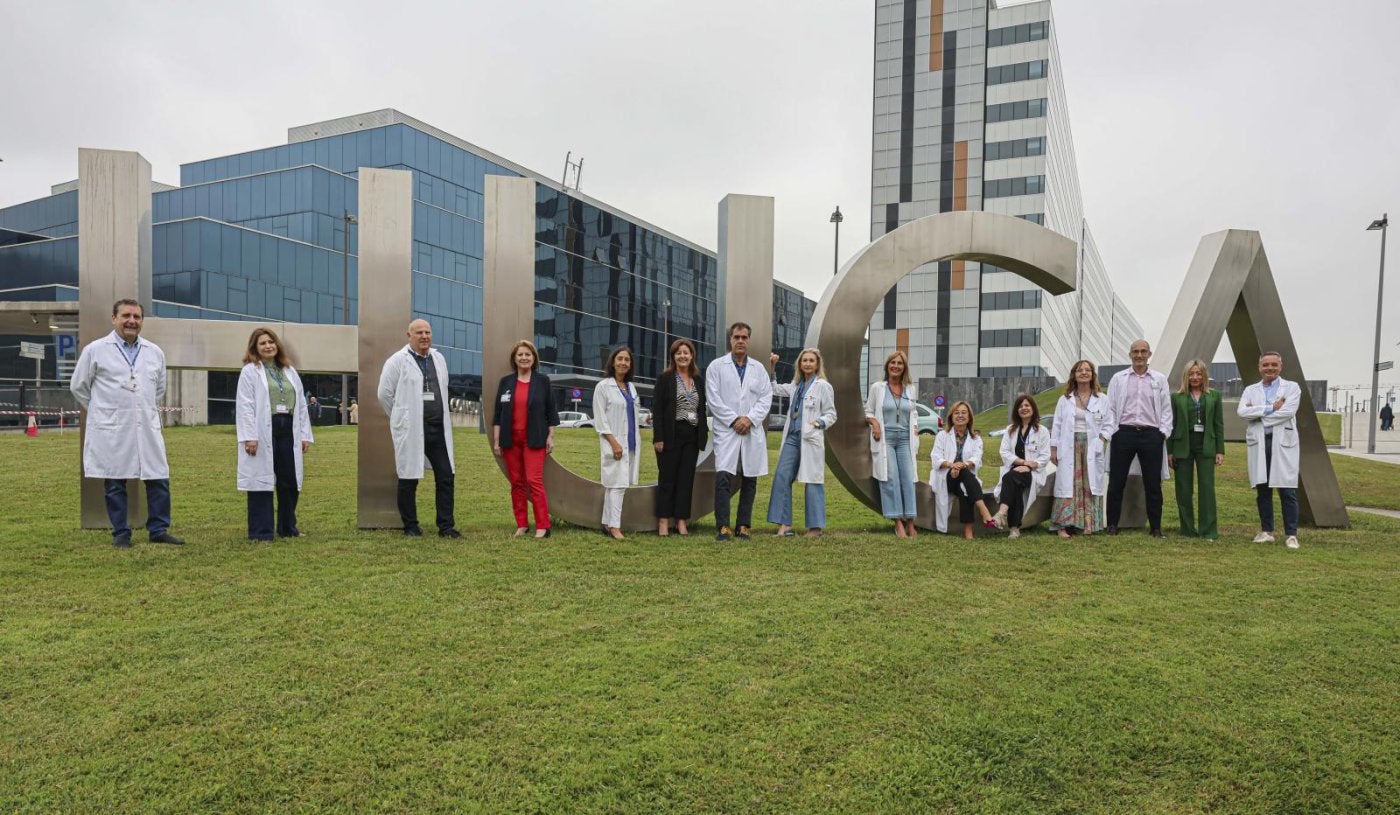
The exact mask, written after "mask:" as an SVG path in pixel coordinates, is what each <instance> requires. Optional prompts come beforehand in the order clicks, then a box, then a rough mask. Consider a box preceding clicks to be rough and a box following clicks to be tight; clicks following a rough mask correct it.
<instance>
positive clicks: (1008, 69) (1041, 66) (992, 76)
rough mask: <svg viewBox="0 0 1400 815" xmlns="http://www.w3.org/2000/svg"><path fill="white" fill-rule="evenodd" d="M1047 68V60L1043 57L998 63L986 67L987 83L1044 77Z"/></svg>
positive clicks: (999, 83)
mask: <svg viewBox="0 0 1400 815" xmlns="http://www.w3.org/2000/svg"><path fill="white" fill-rule="evenodd" d="M1048 69H1049V61H1048V60H1043V59H1037V60H1033V61H1031V62H1018V63H1015V64H1014V65H998V66H996V67H994V68H988V69H987V84H988V85H1002V84H1005V83H1007V82H1024V81H1026V80H1028V79H1044V78H1045V73H1046V71H1047V70H1048Z"/></svg>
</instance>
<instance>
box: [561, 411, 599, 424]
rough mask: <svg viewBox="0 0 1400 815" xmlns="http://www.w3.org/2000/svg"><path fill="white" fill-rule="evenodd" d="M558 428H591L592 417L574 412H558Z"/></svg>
mask: <svg viewBox="0 0 1400 815" xmlns="http://www.w3.org/2000/svg"><path fill="white" fill-rule="evenodd" d="M559 426H560V427H592V426H593V417H592V416H589V415H588V414H587V413H579V412H578V411H576V410H561V411H559Z"/></svg>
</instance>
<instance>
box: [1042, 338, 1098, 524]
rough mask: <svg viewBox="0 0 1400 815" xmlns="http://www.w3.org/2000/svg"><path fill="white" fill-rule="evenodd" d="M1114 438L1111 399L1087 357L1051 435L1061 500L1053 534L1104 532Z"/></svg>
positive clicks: (1058, 408) (1058, 407)
mask: <svg viewBox="0 0 1400 815" xmlns="http://www.w3.org/2000/svg"><path fill="white" fill-rule="evenodd" d="M1111 435H1112V419H1111V417H1110V414H1109V409H1108V399H1107V397H1105V396H1104V395H1103V392H1102V390H1101V389H1100V388H1099V374H1098V371H1097V370H1095V369H1094V363H1092V362H1090V361H1089V360H1087V359H1081V360H1079V361H1078V362H1076V363H1074V366H1073V367H1072V368H1070V375H1069V382H1067V383H1065V395H1064V396H1061V397H1060V400H1059V401H1058V402H1056V403H1055V423H1054V426H1053V427H1052V428H1051V432H1050V463H1051V464H1053V465H1055V501H1054V503H1053V504H1052V505H1051V509H1050V530H1051V531H1052V532H1054V533H1056V534H1057V535H1059V536H1060V537H1061V538H1065V539H1068V538H1070V537H1071V536H1072V535H1074V534H1075V533H1076V532H1078V533H1081V534H1084V535H1092V534H1094V533H1095V532H1098V531H1099V530H1100V529H1103V528H1104V495H1105V494H1106V493H1107V492H1108V475H1107V470H1108V455H1107V452H1106V450H1105V449H1104V445H1106V444H1107V443H1108V439H1109V436H1111Z"/></svg>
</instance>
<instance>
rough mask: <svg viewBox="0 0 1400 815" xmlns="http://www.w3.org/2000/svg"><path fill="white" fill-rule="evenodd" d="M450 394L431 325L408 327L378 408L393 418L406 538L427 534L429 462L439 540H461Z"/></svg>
mask: <svg viewBox="0 0 1400 815" xmlns="http://www.w3.org/2000/svg"><path fill="white" fill-rule="evenodd" d="M447 394H448V390H447V360H446V359H445V358H444V357H443V356H442V354H441V353H439V352H438V350H437V349H436V348H433V329H432V326H430V325H428V321H427V320H414V321H413V322H411V323H409V324H408V344H407V345H405V346H404V347H403V348H401V349H399V350H398V351H396V352H395V353H394V355H393V356H391V357H389V359H388V361H386V362H385V363H384V370H383V372H382V373H380V375H379V404H380V406H381V407H383V408H384V412H385V413H386V414H388V416H389V434H390V435H391V436H393V437H394V464H395V466H396V467H397V469H398V474H399V495H398V501H399V517H400V518H402V519H403V533H404V534H405V535H410V536H413V537H419V536H421V535H422V534H423V530H422V528H421V527H419V526H418V481H419V480H420V479H421V478H422V477H423V462H424V461H425V460H426V461H427V462H428V464H429V465H430V466H431V467H432V468H433V483H434V485H435V486H436V487H437V496H436V497H437V528H438V535H440V536H442V537H444V538H460V537H462V533H461V532H458V531H457V525H456V522H455V521H454V520H453V502H454V497H455V484H454V481H453V478H454V474H455V472H456V464H455V462H454V460H453V456H452V422H451V420H450V417H449V416H448V413H447Z"/></svg>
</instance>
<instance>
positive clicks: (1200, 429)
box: [1191, 423, 1206, 433]
mask: <svg viewBox="0 0 1400 815" xmlns="http://www.w3.org/2000/svg"><path fill="white" fill-rule="evenodd" d="M1191 429H1192V430H1194V431H1195V432H1197V433H1204V432H1206V426H1205V425H1203V424H1200V423H1197V424H1195V425H1193V426H1192V427H1191Z"/></svg>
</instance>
